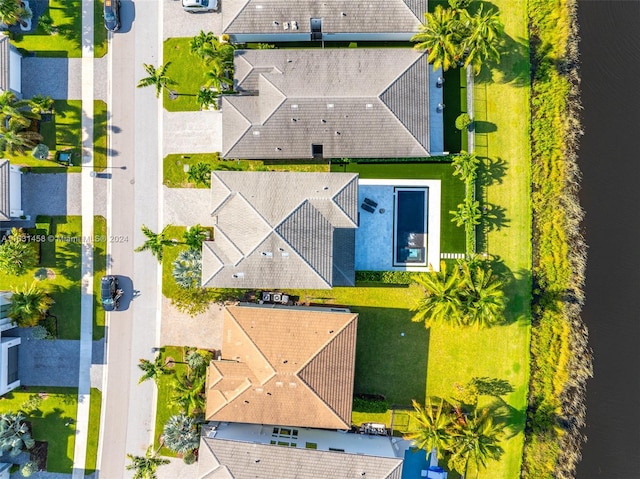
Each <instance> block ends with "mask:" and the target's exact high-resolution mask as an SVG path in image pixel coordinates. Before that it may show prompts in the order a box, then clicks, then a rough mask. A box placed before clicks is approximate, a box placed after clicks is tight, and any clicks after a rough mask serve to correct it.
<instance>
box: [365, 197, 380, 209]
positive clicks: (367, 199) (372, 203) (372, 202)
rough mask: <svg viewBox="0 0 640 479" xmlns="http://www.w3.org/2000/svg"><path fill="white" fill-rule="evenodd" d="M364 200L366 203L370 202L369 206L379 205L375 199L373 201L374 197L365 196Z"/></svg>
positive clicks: (375, 206)
mask: <svg viewBox="0 0 640 479" xmlns="http://www.w3.org/2000/svg"><path fill="white" fill-rule="evenodd" d="M364 202H365V203H366V204H368V205H369V206H371V207H372V208H377V207H378V203H376V202H375V201H373V200H372V199H369V198H365V199H364Z"/></svg>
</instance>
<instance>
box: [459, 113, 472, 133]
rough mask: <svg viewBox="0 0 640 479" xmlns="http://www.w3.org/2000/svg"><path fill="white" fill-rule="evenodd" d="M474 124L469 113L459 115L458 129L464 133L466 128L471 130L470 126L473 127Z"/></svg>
mask: <svg viewBox="0 0 640 479" xmlns="http://www.w3.org/2000/svg"><path fill="white" fill-rule="evenodd" d="M472 123H473V120H472V119H471V117H470V116H469V115H468V114H467V113H462V114H460V115H458V118H456V129H458V130H461V131H462V130H464V129H466V128H469V125H471V124H472Z"/></svg>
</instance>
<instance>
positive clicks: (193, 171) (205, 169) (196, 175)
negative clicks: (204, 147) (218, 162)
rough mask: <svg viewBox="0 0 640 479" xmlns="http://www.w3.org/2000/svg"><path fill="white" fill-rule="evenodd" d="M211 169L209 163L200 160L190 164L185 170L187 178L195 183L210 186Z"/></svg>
mask: <svg viewBox="0 0 640 479" xmlns="http://www.w3.org/2000/svg"><path fill="white" fill-rule="evenodd" d="M212 169H213V168H212V167H211V165H209V164H207V163H203V162H201V161H200V162H198V163H196V164H195V165H191V167H190V168H189V171H187V180H189V181H190V182H191V183H195V184H196V185H203V186H210V183H211V170H212Z"/></svg>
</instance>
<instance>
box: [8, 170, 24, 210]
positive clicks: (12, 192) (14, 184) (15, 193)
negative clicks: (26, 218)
mask: <svg viewBox="0 0 640 479" xmlns="http://www.w3.org/2000/svg"><path fill="white" fill-rule="evenodd" d="M9 210H10V212H11V217H12V218H19V217H20V216H22V215H23V214H24V212H23V211H22V172H21V171H20V167H18V166H13V165H11V170H10V173H9Z"/></svg>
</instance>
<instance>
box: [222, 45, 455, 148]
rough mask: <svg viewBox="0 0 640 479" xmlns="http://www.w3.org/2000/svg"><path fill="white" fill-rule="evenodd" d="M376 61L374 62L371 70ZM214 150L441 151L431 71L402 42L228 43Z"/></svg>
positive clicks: (438, 90)
mask: <svg viewBox="0 0 640 479" xmlns="http://www.w3.org/2000/svg"><path fill="white" fill-rule="evenodd" d="M381 65H384V68H381ZM234 68H235V72H234V77H235V78H234V89H235V90H236V91H237V92H238V94H237V95H225V96H223V97H222V107H221V110H222V116H223V129H222V156H223V157H225V158H245V159H284V158H289V159H311V158H409V157H420V158H424V157H428V156H435V155H441V154H443V153H444V133H443V132H444V126H443V108H444V105H443V103H442V102H443V96H442V95H443V94H442V79H441V78H440V76H441V75H442V73H441V72H440V71H436V72H434V71H433V68H432V66H431V65H429V63H428V60H427V52H418V51H415V50H412V49H410V48H334V49H319V48H311V49H280V50H236V51H235V53H234Z"/></svg>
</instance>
